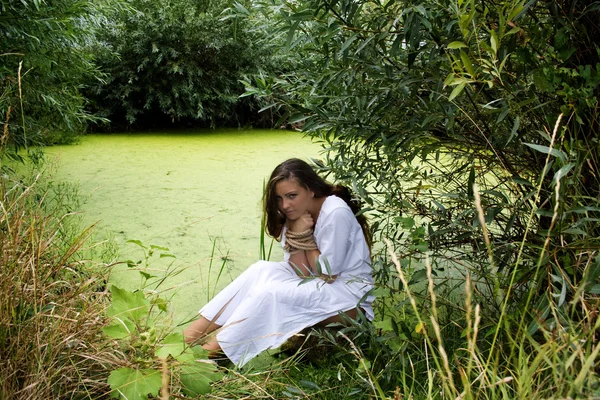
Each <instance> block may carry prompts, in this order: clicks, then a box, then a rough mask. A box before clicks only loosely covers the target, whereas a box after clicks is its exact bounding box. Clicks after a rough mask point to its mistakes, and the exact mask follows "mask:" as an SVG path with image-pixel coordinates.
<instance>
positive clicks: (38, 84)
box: [0, 0, 118, 147]
mask: <svg viewBox="0 0 600 400" xmlns="http://www.w3.org/2000/svg"><path fill="white" fill-rule="evenodd" d="M103 6H106V7H110V8H113V7H117V8H118V2H112V1H109V2H102V3H100V4H99V3H94V2H89V1H81V0H60V1H53V2H51V3H48V2H43V1H37V0H36V1H2V2H0V38H1V40H0V114H1V115H2V121H3V122H5V121H6V125H5V126H6V127H7V130H5V131H4V135H3V138H4V140H3V141H9V142H11V143H13V144H15V145H17V146H21V147H22V146H26V145H29V144H34V143H35V144H42V143H43V144H54V143H66V142H72V141H73V140H75V139H76V137H77V135H78V134H79V133H80V132H81V131H82V130H84V129H85V127H86V125H87V123H88V122H89V121H93V120H95V117H94V116H92V115H91V114H89V113H88V112H87V111H86V110H85V105H86V100H85V99H84V97H83V96H82V94H81V89H82V85H83V83H84V82H86V81H89V80H92V79H97V78H98V77H99V76H100V74H99V72H98V70H97V69H96V67H95V66H94V64H93V59H92V55H91V54H90V53H89V52H88V51H87V50H86V46H87V44H88V43H89V42H90V41H91V40H92V39H93V31H94V27H95V26H96V24H97V22H98V19H101V18H102V13H103V8H102V7H103Z"/></svg>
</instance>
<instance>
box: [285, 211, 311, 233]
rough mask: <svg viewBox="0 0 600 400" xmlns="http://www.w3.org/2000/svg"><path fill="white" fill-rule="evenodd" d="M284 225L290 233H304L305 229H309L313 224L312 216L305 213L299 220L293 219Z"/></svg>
mask: <svg viewBox="0 0 600 400" xmlns="http://www.w3.org/2000/svg"><path fill="white" fill-rule="evenodd" d="M286 224H287V227H288V229H289V230H290V231H292V232H304V231H305V230H307V229H311V228H312V227H313V225H314V224H315V223H314V221H313V217H312V215H310V213H309V212H308V211H307V212H306V213H304V214H302V216H300V218H298V219H295V220H293V221H291V220H289V219H288V220H287V221H286Z"/></svg>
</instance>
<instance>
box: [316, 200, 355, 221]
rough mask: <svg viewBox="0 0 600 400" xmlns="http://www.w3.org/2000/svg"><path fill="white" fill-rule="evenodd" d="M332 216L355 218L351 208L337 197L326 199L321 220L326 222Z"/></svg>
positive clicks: (321, 212)
mask: <svg viewBox="0 0 600 400" xmlns="http://www.w3.org/2000/svg"><path fill="white" fill-rule="evenodd" d="M332 214H335V215H347V216H354V213H353V212H352V210H351V209H350V206H349V205H348V204H347V203H346V202H345V201H344V199H341V198H339V197H337V196H336V195H331V196H328V197H327V198H326V199H325V201H324V202H323V205H322V206H321V211H320V213H319V220H325V219H327V217H328V216H330V215H332Z"/></svg>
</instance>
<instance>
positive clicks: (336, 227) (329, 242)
mask: <svg viewBox="0 0 600 400" xmlns="http://www.w3.org/2000/svg"><path fill="white" fill-rule="evenodd" d="M354 218H355V217H354V215H353V214H352V212H351V211H350V210H346V209H344V208H336V209H334V210H332V211H331V213H330V214H329V215H327V217H326V219H325V220H324V221H322V223H321V224H320V229H319V232H318V234H317V235H316V240H317V247H318V248H319V251H320V252H321V255H320V256H319V263H320V265H321V269H322V271H323V273H324V274H327V275H339V274H340V273H342V272H343V271H344V270H345V269H346V267H347V266H346V259H347V257H348V256H349V255H350V253H351V251H352V249H351V243H352V240H351V231H352V223H353V222H354V221H353V220H354ZM327 265H329V270H328V269H327V268H328V267H327Z"/></svg>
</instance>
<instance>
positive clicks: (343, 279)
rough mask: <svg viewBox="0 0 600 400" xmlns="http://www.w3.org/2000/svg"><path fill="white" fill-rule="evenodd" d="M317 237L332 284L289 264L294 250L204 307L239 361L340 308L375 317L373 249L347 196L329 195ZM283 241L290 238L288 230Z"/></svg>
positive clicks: (256, 268) (260, 265) (258, 267)
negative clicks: (307, 276)
mask: <svg viewBox="0 0 600 400" xmlns="http://www.w3.org/2000/svg"><path fill="white" fill-rule="evenodd" d="M314 236H315V241H316V243H317V247H318V248H319V251H320V252H321V256H320V260H319V262H320V264H321V266H322V269H323V272H324V273H328V274H330V275H337V279H336V280H335V281H334V282H333V283H331V284H328V283H325V282H324V281H323V280H322V279H320V278H316V277H315V278H311V279H308V280H307V279H305V278H300V277H299V276H298V275H297V274H296V273H295V272H294V269H293V268H292V267H291V266H290V264H289V263H288V259H289V256H290V255H289V254H288V253H284V261H282V262H270V261H259V262H257V263H255V264H253V265H251V266H250V267H249V268H248V269H247V270H246V271H244V272H243V273H242V274H241V275H240V276H239V277H238V278H236V279H235V280H234V281H233V282H231V283H230V284H229V285H228V286H227V287H226V288H225V289H223V290H222V291H221V292H220V293H219V294H217V295H216V296H215V297H214V298H213V299H212V300H211V301H210V302H209V303H208V304H206V305H205V306H204V307H203V308H202V309H201V310H200V314H201V315H202V316H203V317H205V318H207V319H208V320H213V321H214V322H215V323H216V324H218V325H221V326H223V328H222V329H221V330H220V331H219V332H218V333H217V341H218V342H219V344H220V346H221V348H222V349H223V351H224V353H225V355H227V357H228V358H229V359H230V360H231V361H233V362H234V363H235V364H237V365H238V366H240V367H241V366H243V365H244V364H245V363H246V362H248V361H249V360H250V359H251V358H253V357H255V356H256V355H258V354H259V353H260V352H262V351H263V350H266V349H269V348H275V347H279V346H280V345H282V344H283V343H284V342H285V341H286V340H287V339H289V338H290V337H291V336H292V335H294V334H296V333H298V332H300V331H301V330H302V329H304V328H307V327H310V326H313V325H315V324H317V323H319V322H321V321H323V320H324V319H326V318H329V317H331V316H334V315H337V314H338V313H339V312H343V311H348V310H351V309H354V308H356V307H357V306H358V307H360V308H362V310H363V311H364V312H365V314H366V316H367V318H369V319H370V320H372V319H373V309H372V307H371V304H372V302H373V300H374V298H373V296H371V295H370V294H368V292H369V290H370V289H371V288H372V285H373V280H372V277H371V265H370V254H369V249H368V247H367V244H366V242H365V239H364V236H363V233H362V229H361V227H360V225H359V223H358V221H357V220H356V218H355V217H354V214H353V213H352V210H351V209H350V207H348V205H347V204H346V202H345V201H344V200H342V199H340V198H338V197H336V196H329V197H327V199H325V201H324V202H323V205H322V207H321V211H320V213H319V217H318V218H317V224H316V226H315V228H314ZM281 242H282V245H283V244H284V243H285V230H284V234H283V238H282V241H281ZM326 263H327V264H328V265H329V268H330V270H329V271H326V267H325V265H326Z"/></svg>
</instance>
